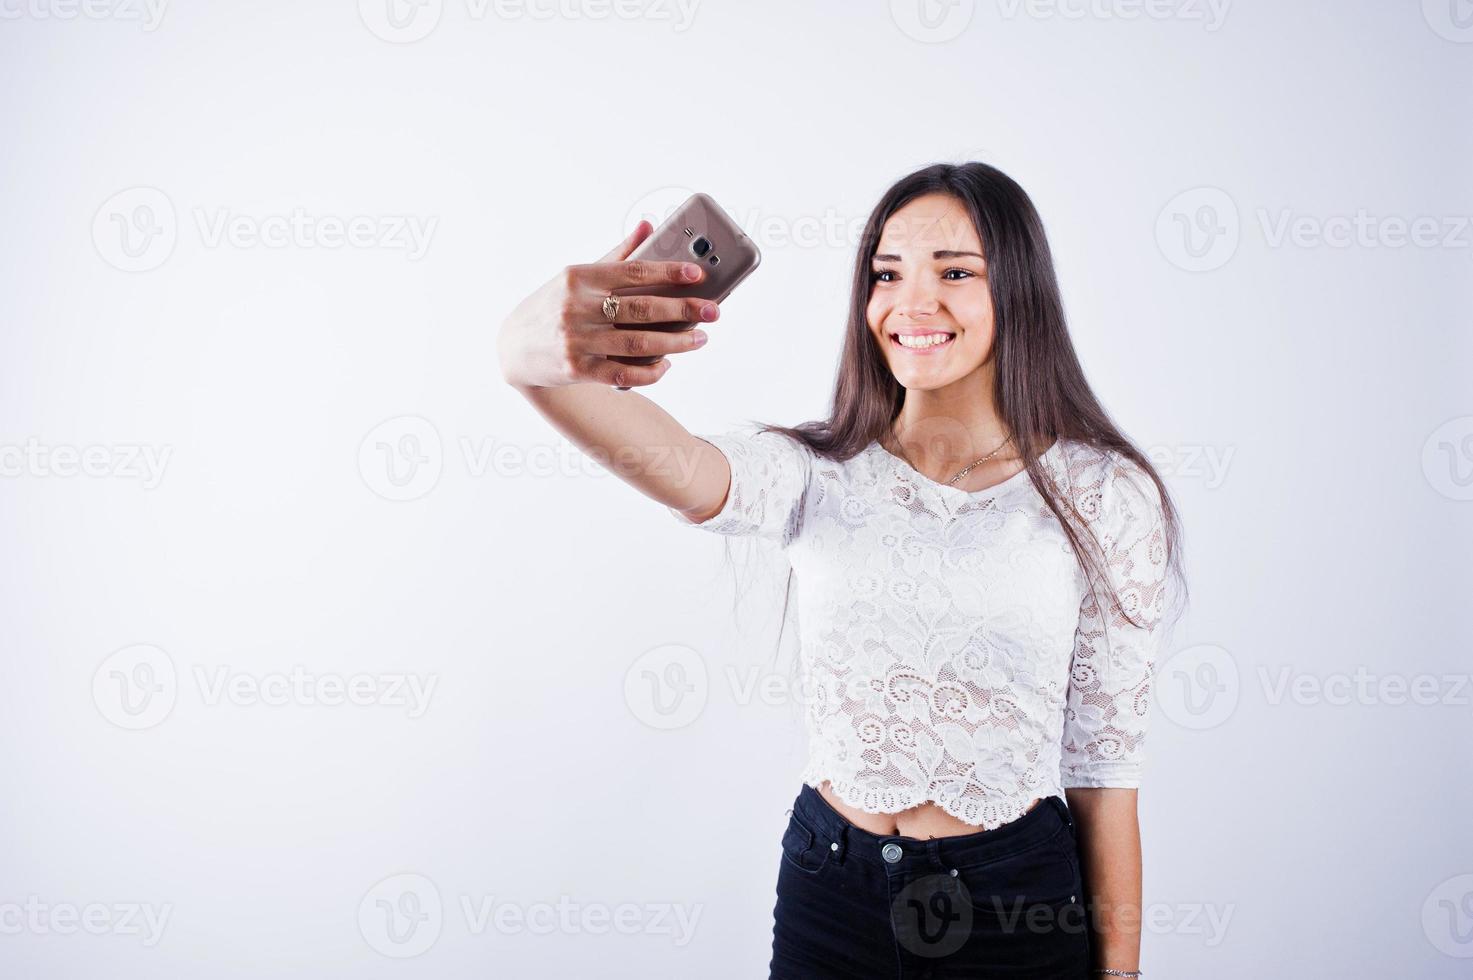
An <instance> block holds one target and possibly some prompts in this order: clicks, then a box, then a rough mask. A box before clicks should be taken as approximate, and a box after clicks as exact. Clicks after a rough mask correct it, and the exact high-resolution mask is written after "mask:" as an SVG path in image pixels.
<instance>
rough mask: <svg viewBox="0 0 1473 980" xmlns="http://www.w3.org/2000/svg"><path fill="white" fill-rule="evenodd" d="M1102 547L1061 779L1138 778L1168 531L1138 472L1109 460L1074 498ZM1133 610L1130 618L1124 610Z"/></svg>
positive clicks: (1085, 619)
mask: <svg viewBox="0 0 1473 980" xmlns="http://www.w3.org/2000/svg"><path fill="white" fill-rule="evenodd" d="M1076 505H1077V506H1078V507H1079V509H1080V513H1081V514H1082V515H1083V516H1084V517H1085V519H1086V520H1087V521H1089V523H1090V524H1091V529H1092V530H1093V531H1094V533H1095V535H1096V536H1097V537H1098V539H1099V543H1100V546H1101V549H1102V554H1101V555H1100V557H1101V558H1102V559H1103V560H1104V562H1105V568H1106V569H1107V571H1108V574H1109V577H1110V584H1111V585H1112V586H1113V587H1114V588H1115V589H1116V590H1117V591H1118V593H1119V596H1120V606H1121V608H1119V609H1112V608H1111V606H1112V603H1111V601H1110V596H1109V593H1108V591H1107V590H1106V589H1105V587H1104V583H1103V582H1097V583H1096V590H1097V592H1098V602H1097V601H1096V597H1095V596H1092V595H1091V594H1090V593H1089V592H1088V591H1086V592H1085V596H1084V601H1083V602H1082V603H1081V604H1080V607H1079V626H1078V629H1077V630H1076V631H1075V633H1074V655H1073V661H1072V664H1071V667H1070V673H1069V692H1068V698H1067V705H1066V710H1065V712H1064V744H1063V753H1062V766H1061V769H1060V776H1061V784H1062V785H1063V786H1064V787H1065V788H1068V787H1075V786H1121V787H1136V786H1139V785H1140V776H1141V765H1142V760H1143V754H1142V748H1143V743H1144V741H1145V736H1146V722H1147V715H1148V711H1149V708H1150V690H1151V677H1152V672H1153V670H1154V669H1155V659H1156V656H1157V650H1158V647H1159V644H1160V640H1161V631H1160V628H1161V619H1162V614H1163V611H1164V609H1165V592H1166V532H1165V522H1164V517H1163V514H1162V509H1161V498H1160V495H1159V494H1158V493H1157V491H1156V485H1155V483H1154V482H1153V481H1152V480H1151V478H1150V476H1148V475H1147V474H1146V473H1145V472H1144V471H1143V470H1141V469H1140V468H1139V467H1136V466H1134V465H1133V464H1131V463H1130V462H1129V461H1128V460H1117V459H1115V458H1114V457H1112V460H1111V462H1110V463H1109V464H1108V465H1107V466H1106V467H1105V469H1104V471H1103V473H1102V475H1101V477H1100V478H1099V480H1098V482H1097V484H1096V485H1095V486H1093V487H1086V488H1083V492H1082V493H1081V494H1080V495H1079V496H1078V497H1077V498H1076ZM1122 609H1123V610H1124V611H1125V612H1128V613H1130V615H1131V617H1132V618H1134V619H1135V620H1136V621H1137V622H1138V623H1141V624H1142V625H1139V626H1137V625H1133V624H1132V623H1130V622H1128V621H1127V620H1126V619H1125V617H1124V616H1123V615H1122V614H1121V613H1122Z"/></svg>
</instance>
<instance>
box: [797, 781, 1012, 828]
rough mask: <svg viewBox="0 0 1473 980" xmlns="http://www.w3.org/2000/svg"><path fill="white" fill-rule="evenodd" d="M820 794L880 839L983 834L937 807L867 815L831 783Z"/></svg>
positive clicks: (824, 784) (823, 785)
mask: <svg viewBox="0 0 1473 980" xmlns="http://www.w3.org/2000/svg"><path fill="white" fill-rule="evenodd" d="M818 792H819V794H820V795H821V796H823V798H824V799H825V800H826V801H828V804H829V806H831V807H833V808H834V809H835V810H837V811H838V812H839V814H840V815H841V816H842V817H843V818H844V819H845V820H848V821H849V822H850V823H851V824H853V825H854V826H856V827H858V828H859V829H860V830H867V831H869V832H870V833H872V834H877V835H879V836H881V837H913V838H915V839H916V840H926V839H927V838H931V837H960V836H962V835H963V834H977V833H981V832H982V830H983V828H981V827H978V826H975V825H973V824H969V823H966V822H965V821H962V820H958V819H957V818H956V817H953V816H952V815H951V814H949V813H947V812H946V811H945V810H943V809H941V807H940V806H938V805H936V804H935V803H922V804H921V805H920V806H913V807H911V808H910V809H909V810H901V811H900V812H899V813H868V812H866V811H864V810H860V809H857V808H855V807H852V806H850V805H849V804H847V803H845V802H844V801H843V800H841V799H839V796H838V794H837V793H835V792H834V790H833V787H831V786H830V785H829V781H828V780H827V779H825V780H824V781H823V782H821V783H819V785H818ZM1039 799H1040V797H1035V798H1034V799H1032V800H1031V801H1029V803H1028V806H1027V807H1025V808H1024V810H1025V812H1026V811H1027V810H1031V809H1033V808H1034V807H1035V806H1037V805H1038V801H1039Z"/></svg>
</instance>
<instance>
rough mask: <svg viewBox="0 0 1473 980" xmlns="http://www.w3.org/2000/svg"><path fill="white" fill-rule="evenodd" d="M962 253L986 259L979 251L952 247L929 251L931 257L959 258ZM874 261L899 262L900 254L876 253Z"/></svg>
mask: <svg viewBox="0 0 1473 980" xmlns="http://www.w3.org/2000/svg"><path fill="white" fill-rule="evenodd" d="M964 255H970V256H973V257H974V258H979V259H982V261H984V262H985V261H987V257H986V256H985V255H983V254H982V253H981V252H957V251H953V250H952V249H947V248H942V249H937V250H936V251H934V252H932V253H931V258H933V259H959V258H961V257H962V256H964ZM874 261H876V262H899V261H900V256H898V255H876V256H875V258H874Z"/></svg>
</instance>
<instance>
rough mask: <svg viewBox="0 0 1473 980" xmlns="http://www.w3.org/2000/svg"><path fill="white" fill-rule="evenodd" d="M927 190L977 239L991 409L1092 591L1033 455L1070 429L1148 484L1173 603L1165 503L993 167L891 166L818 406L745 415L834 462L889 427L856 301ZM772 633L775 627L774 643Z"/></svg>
mask: <svg viewBox="0 0 1473 980" xmlns="http://www.w3.org/2000/svg"><path fill="white" fill-rule="evenodd" d="M938 193H939V194H945V195H949V196H950V197H953V198H955V199H956V200H958V201H959V202H961V204H962V205H963V206H964V207H965V209H966V211H967V214H968V215H969V216H970V217H971V220H972V224H973V225H974V226H975V228H976V230H977V235H978V237H979V238H980V239H981V240H982V252H983V254H984V255H985V256H986V261H987V283H988V289H989V291H990V292H991V296H992V310H993V322H994V339H993V344H994V351H993V357H994V358H995V359H996V365H997V367H996V373H995V376H996V387H997V391H996V403H997V405H998V408H999V413H1000V415H1001V417H1002V422H1003V424H1004V427H1005V428H1006V430H1007V431H1008V432H1010V433H1012V434H1013V446H1014V448H1015V449H1016V450H1017V452H1018V454H1019V456H1020V457H1021V459H1022V461H1023V464H1024V467H1025V468H1026V470H1027V472H1028V477H1029V479H1030V480H1031V481H1032V483H1033V485H1034V486H1035V487H1036V488H1037V489H1038V492H1039V494H1040V495H1041V496H1042V497H1043V499H1044V500H1045V501H1046V502H1047V503H1048V507H1049V509H1050V510H1051V511H1053V513H1054V516H1055V517H1057V518H1058V520H1059V523H1060V525H1061V526H1062V527H1063V529H1064V531H1065V533H1066V534H1067V535H1068V537H1069V541H1070V543H1071V544H1072V545H1073V548H1074V554H1075V556H1076V559H1077V560H1078V561H1079V563H1080V567H1081V569H1082V570H1083V571H1084V572H1085V575H1086V580H1087V581H1088V582H1089V583H1090V592H1091V594H1092V595H1094V596H1095V601H1096V602H1098V601H1099V596H1098V593H1097V592H1096V589H1095V584H1094V583H1095V581H1096V579H1097V578H1103V579H1104V580H1105V581H1106V582H1107V583H1108V581H1109V579H1108V576H1106V575H1105V571H1106V569H1105V567H1104V565H1105V559H1104V556H1103V552H1102V550H1101V547H1100V542H1099V541H1097V540H1095V539H1094V535H1093V532H1089V533H1088V534H1087V535H1085V534H1081V533H1080V530H1079V527H1078V526H1077V525H1083V526H1087V525H1084V522H1083V518H1082V515H1080V514H1079V512H1078V509H1077V508H1076V507H1075V506H1074V503H1073V502H1072V501H1071V500H1069V499H1068V498H1067V495H1066V494H1065V493H1064V492H1062V491H1061V490H1060V488H1059V487H1058V486H1057V485H1056V484H1055V483H1054V481H1053V479H1052V478H1051V477H1050V475H1049V473H1048V471H1047V469H1046V468H1045V467H1044V466H1043V465H1042V463H1040V461H1039V456H1040V455H1042V454H1043V452H1044V451H1045V450H1047V449H1048V448H1049V447H1050V446H1052V445H1053V444H1054V442H1055V440H1058V439H1073V440H1077V441H1079V442H1082V443H1084V444H1086V445H1088V446H1092V447H1095V448H1097V449H1099V450H1103V451H1107V452H1114V453H1118V454H1119V455H1120V456H1121V457H1123V458H1124V459H1126V460H1128V461H1129V462H1131V463H1133V464H1135V466H1137V467H1139V468H1140V470H1141V471H1143V472H1144V473H1145V474H1146V475H1147V476H1149V478H1150V479H1151V480H1152V482H1154V483H1155V485H1156V489H1157V491H1158V492H1159V494H1160V498H1161V504H1162V510H1163V517H1164V523H1165V539H1166V540H1165V542H1164V544H1165V548H1166V562H1167V567H1168V571H1169V573H1170V574H1171V576H1172V577H1173V578H1174V580H1175V584H1176V585H1177V586H1178V587H1177V588H1176V589H1172V590H1169V591H1170V592H1171V593H1172V594H1173V596H1174V597H1175V599H1176V601H1177V603H1180V605H1181V606H1183V607H1184V605H1185V601H1186V585H1185V581H1184V578H1183V575H1182V562H1181V540H1180V539H1181V524H1180V518H1179V515H1178V513H1177V510H1176V506H1175V505H1174V503H1173V502H1172V500H1171V495H1170V494H1169V493H1168V492H1167V489H1166V484H1165V483H1164V482H1163V481H1162V479H1161V477H1160V475H1159V474H1158V473H1157V472H1156V468H1155V467H1154V466H1152V465H1151V462H1150V460H1149V459H1148V458H1147V457H1146V455H1145V454H1144V453H1142V452H1141V451H1140V450H1138V449H1137V448H1136V447H1135V446H1134V445H1133V444H1131V442H1130V440H1128V439H1126V438H1125V436H1124V435H1123V434H1122V433H1121V432H1120V430H1119V429H1118V428H1117V427H1116V426H1115V424H1114V423H1113V422H1112V421H1111V420H1110V417H1109V415H1108V414H1107V413H1106V412H1105V409H1104V408H1103V407H1102V406H1101V405H1100V402H1099V399H1097V398H1096V397H1095V395H1094V392H1093V391H1091V390H1090V387H1089V383H1088V382H1087V381H1086V380H1085V377H1084V369H1083V368H1082V367H1081V366H1080V364H1079V358H1078V357H1077V356H1075V353H1074V345H1073V343H1072V342H1071V341H1070V339H1069V330H1068V326H1067V324H1066V323H1065V318H1064V306H1063V301H1062V299H1061V298H1060V296H1059V284H1058V280H1057V278H1056V277H1055V275H1054V263H1053V257H1052V255H1051V254H1050V252H1049V246H1048V239H1047V238H1046V237H1045V235H1044V230H1043V221H1042V220H1041V219H1040V218H1039V216H1038V211H1037V210H1036V209H1035V208H1034V206H1033V202H1032V201H1031V200H1030V199H1029V197H1028V195H1027V193H1025V192H1024V190H1023V188H1022V187H1020V186H1018V184H1017V182H1016V181H1014V180H1013V179H1012V178H1011V177H1009V176H1008V175H1007V174H1005V173H1003V172H1002V171H1001V170H998V169H997V168H996V167H992V166H988V165H987V164H985V163H978V162H970V163H962V164H950V163H937V164H933V165H931V166H928V167H924V168H922V169H920V170H917V171H915V172H914V173H912V174H908V175H907V176H905V177H902V178H901V179H900V180H899V181H897V182H896V183H895V184H894V185H893V186H892V187H891V188H890V189H889V190H887V191H886V192H885V194H884V196H883V197H881V198H880V201H879V203H878V204H876V205H875V208H874V210H873V211H872V212H870V216H869V220H868V221H867V222H866V224H865V228H864V235H863V237H862V238H861V239H860V242H859V248H858V252H857V254H856V255H855V259H854V279H853V285H852V288H851V291H850V303H849V322H848V327H847V329H846V331H845V335H844V349H843V352H842V353H841V355H840V359H839V367H838V375H837V378H836V381H835V384H834V393H833V400H832V406H831V408H830V410H829V417H828V418H827V419H824V420H822V421H812V422H805V423H803V424H801V425H797V426H782V425H775V424H770V423H757V424H758V425H759V426H760V427H761V429H763V430H765V431H774V432H782V433H785V434H787V435H788V436H791V437H792V438H794V439H798V440H801V441H802V442H803V443H805V444H806V445H807V446H808V448H809V449H811V450H812V451H813V452H814V453H815V454H816V455H818V456H820V457H823V458H826V459H831V460H836V461H840V462H842V461H844V460H847V459H850V458H852V457H853V456H855V455H856V454H858V453H859V452H861V451H862V450H864V449H865V448H866V447H868V446H869V445H870V443H871V442H873V441H874V440H876V439H878V438H879V437H881V436H882V435H884V434H886V433H887V432H888V431H889V430H890V428H891V426H892V425H893V424H894V422H895V419H896V418H897V417H898V415H899V413H900V408H901V404H902V402H903V401H904V398H905V389H904V388H902V387H901V385H900V382H899V381H897V380H896V379H895V376H894V374H892V373H891V371H890V368H889V365H888V364H887V363H886V361H885V357H884V354H883V352H882V351H881V350H880V349H879V346H878V345H877V343H876V342H875V339H874V334H873V333H872V332H871V330H870V328H869V321H868V316H867V312H866V311H867V308H868V305H869V299H870V290H871V288H872V281H873V280H872V273H871V261H872V259H873V257H874V254H875V248H876V246H877V244H878V242H879V239H880V232H881V231H882V230H883V229H884V226H885V222H886V221H887V220H889V218H890V216H891V215H893V214H894V213H895V212H896V211H898V210H899V209H900V208H901V207H903V206H905V204H907V203H908V202H909V201H911V200H913V199H914V198H917V197H920V196H922V195H926V194H938ZM1086 538H1088V539H1089V544H1088V545H1086V543H1085V539H1086ZM729 555H730V552H728V557H729ZM791 593H792V570H791V568H790V569H789V572H788V588H787V589H786V594H785V597H784V601H783V623H784V625H786V622H787V608H788V603H789V598H790V596H791ZM1109 599H1110V606H1109V607H1108V608H1109V610H1110V611H1111V612H1118V613H1119V614H1120V615H1121V616H1123V617H1124V618H1125V619H1126V620H1127V621H1129V622H1131V623H1132V624H1134V625H1137V626H1139V625H1143V624H1142V622H1141V620H1139V619H1138V618H1136V616H1134V615H1132V613H1131V612H1130V611H1128V610H1126V609H1125V608H1124V607H1123V605H1122V603H1121V597H1120V595H1119V594H1118V592H1117V590H1116V589H1115V588H1114V587H1113V586H1111V587H1110V588H1109ZM1174 605H1175V604H1174ZM1177 611H1179V610H1177ZM1173 618H1174V617H1173ZM781 644H782V630H781V629H780V630H779V632H778V647H779V649H780V648H781Z"/></svg>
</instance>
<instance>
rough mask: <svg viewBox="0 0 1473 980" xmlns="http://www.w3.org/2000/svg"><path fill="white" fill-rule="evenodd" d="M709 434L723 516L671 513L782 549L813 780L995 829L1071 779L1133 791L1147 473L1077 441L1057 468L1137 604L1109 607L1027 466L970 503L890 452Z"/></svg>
mask: <svg viewBox="0 0 1473 980" xmlns="http://www.w3.org/2000/svg"><path fill="white" fill-rule="evenodd" d="M702 438H704V439H705V440H706V441H707V442H709V443H711V444H712V445H713V446H715V447H716V448H718V449H719V450H721V452H722V453H723V454H724V455H725V456H726V457H727V460H728V461H729V462H730V464H731V471H732V481H731V488H730V490H729V491H728V494H727V500H726V503H725V504H724V505H723V507H722V509H721V511H720V512H719V513H718V514H716V515H715V516H713V517H711V518H710V519H709V520H707V521H705V522H703V523H700V524H696V523H693V522H690V521H688V520H687V519H686V518H685V517H683V516H682V515H680V513H679V512H678V511H675V510H673V509H672V510H671V513H672V514H673V515H675V516H676V518H677V519H678V520H680V521H681V522H682V523H684V524H686V525H687V526H691V527H699V528H703V529H706V530H710V531H713V532H716V533H719V534H728V535H750V536H756V537H759V538H764V539H766V540H769V541H771V542H773V543H775V544H776V545H778V546H780V547H781V548H783V549H784V550H785V551H786V552H787V557H788V559H789V561H790V562H791V564H792V567H793V570H794V575H795V578H796V581H797V590H798V597H797V603H798V610H799V617H798V621H799V631H798V635H799V641H800V648H801V651H802V671H803V684H804V688H803V689H804V690H805V691H806V692H807V693H808V694H809V695H810V697H809V699H808V704H807V706H806V727H807V731H808V737H809V759H808V763H807V766H806V767H805V769H804V772H803V777H802V778H803V781H804V782H805V783H808V784H809V785H811V786H814V787H815V788H817V787H818V786H819V784H820V783H822V782H823V781H824V780H828V781H829V782H830V784H831V786H832V788H833V790H834V791H835V792H836V793H837V794H838V795H839V797H840V798H842V799H843V800H844V801H845V802H847V803H848V804H849V805H851V806H855V807H858V808H859V809H862V810H865V811H868V812H871V813H896V812H899V811H901V810H905V809H909V808H911V807H914V806H917V805H920V804H922V803H926V802H933V803H936V804H937V805H938V806H940V807H941V808H942V809H944V810H945V811H946V812H947V813H950V814H951V815H952V816H954V817H956V818H957V819H959V820H962V821H964V822H966V823H969V824H973V825H976V826H978V827H980V828H982V829H990V828H992V827H996V826H1000V825H1002V824H1004V823H1007V822H1009V821H1011V820H1014V819H1017V818H1018V817H1019V816H1021V815H1022V814H1023V812H1024V811H1025V810H1026V808H1027V805H1028V803H1029V802H1030V801H1031V800H1032V799H1034V798H1035V797H1040V796H1046V795H1049V794H1058V795H1062V791H1063V789H1065V788H1068V787H1075V786H1126V787H1129V786H1138V785H1139V782H1140V774H1141V765H1142V760H1143V744H1144V739H1145V733H1146V721H1147V713H1148V708H1149V696H1150V682H1151V676H1152V672H1153V669H1154V658H1155V657H1156V655H1157V647H1158V643H1159V635H1158V631H1157V627H1158V625H1159V623H1160V621H1161V616H1162V613H1163V611H1164V609H1165V601H1164V598H1165V571H1166V552H1165V531H1164V525H1163V518H1162V513H1161V502H1160V498H1159V496H1158V495H1157V493H1156V487H1155V484H1154V483H1153V482H1152V481H1151V479H1150V478H1149V476H1147V475H1146V474H1145V473H1144V472H1143V471H1141V470H1140V469H1139V468H1138V467H1135V466H1133V465H1131V464H1130V463H1129V461H1128V460H1125V459H1124V458H1123V457H1120V456H1118V455H1117V454H1114V453H1106V452H1103V451H1101V450H1098V449H1095V448H1093V447H1090V446H1087V445H1085V444H1084V443H1082V442H1078V441H1075V440H1067V439H1061V440H1058V441H1056V442H1055V443H1054V445H1053V446H1052V447H1050V448H1049V450H1048V451H1047V452H1045V453H1044V455H1043V457H1042V461H1043V464H1044V465H1045V466H1046V467H1047V468H1048V472H1049V473H1050V474H1051V475H1052V476H1053V478H1054V480H1055V482H1056V483H1057V484H1058V486H1059V487H1060V488H1061V490H1062V491H1063V492H1064V493H1065V494H1066V496H1067V497H1068V498H1069V499H1070V500H1071V501H1072V502H1073V504H1074V506H1075V507H1076V508H1077V509H1078V511H1079V513H1080V515H1081V516H1082V517H1083V519H1084V521H1085V522H1086V524H1087V526H1088V528H1089V529H1090V530H1092V531H1093V533H1094V535H1095V536H1096V539H1097V540H1098V542H1099V545H1100V549H1101V554H1100V555H1098V556H1097V557H1102V558H1103V560H1104V567H1105V568H1106V569H1107V573H1108V576H1109V581H1110V584H1112V585H1113V586H1114V587H1115V589H1117V590H1118V592H1119V596H1120V601H1121V607H1120V608H1116V609H1108V606H1109V590H1108V589H1107V588H1106V583H1105V582H1104V581H1099V582H1096V589H1097V590H1098V595H1097V596H1095V595H1092V594H1091V592H1090V590H1089V588H1088V583H1087V581H1086V578H1085V575H1084V572H1083V571H1082V570H1081V569H1080V568H1079V566H1078V564H1077V563H1076V560H1075V557H1074V554H1073V549H1072V546H1071V544H1070V543H1069V540H1068V538H1067V537H1066V536H1065V534H1064V530H1063V528H1062V527H1061V526H1060V524H1059V522H1058V519H1057V518H1056V517H1055V516H1054V514H1053V512H1052V511H1050V510H1049V509H1048V505H1047V504H1046V503H1045V502H1044V499H1043V497H1042V496H1041V495H1040V494H1039V493H1038V491H1037V489H1036V488H1035V487H1034V486H1033V483H1032V481H1031V480H1030V479H1029V478H1028V475H1027V473H1025V472H1021V471H1020V472H1019V473H1017V474H1015V475H1014V476H1013V477H1010V478H1009V479H1007V480H1004V481H1003V482H1002V483H1000V484H998V485H997V486H994V487H990V488H988V489H985V490H979V491H967V490H961V489H958V488H956V487H951V486H947V485H944V484H941V483H937V482H935V481H933V480H930V479H929V478H927V477H926V476H924V475H923V474H921V473H919V472H917V471H916V470H914V469H913V468H911V466H910V464H908V463H906V462H905V461H903V460H901V459H900V458H899V457H897V456H895V455H894V454H892V453H890V452H889V451H888V450H886V449H885V448H884V447H883V446H881V445H880V444H879V443H878V442H874V443H871V444H870V446H869V447H867V448H866V449H865V450H863V451H862V452H860V453H859V454H858V455H856V456H854V457H853V458H852V459H849V460H847V461H845V462H842V463H837V462H834V461H831V460H827V459H824V458H822V457H820V456H818V455H816V454H814V453H813V452H812V451H810V450H809V449H808V447H807V446H805V445H804V444H802V443H800V442H798V441H796V440H794V439H791V438H789V437H788V436H786V435H784V434H782V433H777V432H760V431H757V432H749V431H744V430H735V431H731V432H726V433H720V434H713V435H708V436H703V437H702ZM1123 613H1129V614H1130V616H1131V617H1132V618H1134V619H1135V620H1136V621H1137V623H1139V624H1141V625H1133V624H1132V623H1131V622H1129V621H1128V620H1127V619H1126V618H1125V616H1124V615H1123Z"/></svg>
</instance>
